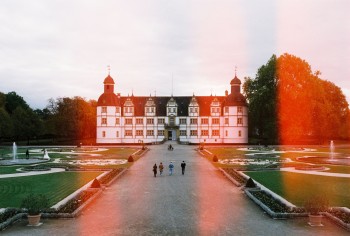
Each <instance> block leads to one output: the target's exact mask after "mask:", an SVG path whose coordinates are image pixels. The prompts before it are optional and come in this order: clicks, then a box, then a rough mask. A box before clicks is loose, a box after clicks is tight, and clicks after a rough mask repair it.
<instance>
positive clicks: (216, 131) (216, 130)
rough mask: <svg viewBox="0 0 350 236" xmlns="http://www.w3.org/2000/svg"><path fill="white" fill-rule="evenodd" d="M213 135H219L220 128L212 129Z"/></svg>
mask: <svg viewBox="0 0 350 236" xmlns="http://www.w3.org/2000/svg"><path fill="white" fill-rule="evenodd" d="M211 136H219V130H218V129H213V130H212V131H211Z"/></svg>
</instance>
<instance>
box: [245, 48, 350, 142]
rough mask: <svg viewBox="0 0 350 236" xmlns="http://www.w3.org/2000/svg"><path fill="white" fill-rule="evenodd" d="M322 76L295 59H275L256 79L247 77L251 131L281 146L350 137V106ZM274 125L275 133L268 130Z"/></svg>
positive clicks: (288, 55) (286, 56) (246, 92)
mask: <svg viewBox="0 0 350 236" xmlns="http://www.w3.org/2000/svg"><path fill="white" fill-rule="evenodd" d="M272 65H273V66H272ZM266 70H268V71H269V73H267V72H266ZM320 74H321V73H320V72H319V71H316V72H312V70H311V66H310V65H309V64H308V63H307V62H306V61H304V60H302V59H300V58H298V57H296V56H293V55H290V54H283V55H281V56H280V57H278V58H276V57H275V56H273V57H272V58H271V59H270V60H269V62H268V63H267V64H266V65H264V66H262V67H261V68H259V70H258V73H257V76H256V78H255V79H249V78H248V79H247V80H246V81H245V84H244V91H245V94H246V96H247V100H248V102H249V115H250V117H249V119H250V126H251V127H250V128H251V130H253V131H254V132H256V133H255V134H256V135H257V136H258V137H260V138H266V136H265V137H264V136H262V135H264V134H267V133H272V134H275V135H276V137H274V138H275V140H277V141H278V142H279V143H281V144H294V143H305V142H310V141H313V142H315V141H316V142H317V143H324V142H328V141H329V140H330V139H345V138H349V133H348V131H349V104H348V103H347V101H346V99H345V96H344V94H343V93H342V91H341V89H340V88H339V87H338V86H336V85H335V84H334V83H332V82H329V81H327V80H322V79H320V78H319V76H320ZM262 94H270V95H273V96H267V95H265V96H261V95H262ZM271 107H272V109H271ZM267 108H270V111H269V110H268V109H267ZM268 111H269V112H268ZM267 112H268V114H266V113H267ZM261 114H265V115H261ZM256 117H259V118H262V119H260V120H258V121H257V119H256ZM261 124H265V125H263V126H262V125H261ZM266 124H269V125H266ZM271 124H273V125H274V128H272V129H277V131H276V132H271V130H270V131H269V130H268V129H270V128H271ZM261 127H263V128H264V129H263V130H262V128H261ZM269 127H270V128H269ZM253 134H254V133H253ZM267 138H269V137H267Z"/></svg>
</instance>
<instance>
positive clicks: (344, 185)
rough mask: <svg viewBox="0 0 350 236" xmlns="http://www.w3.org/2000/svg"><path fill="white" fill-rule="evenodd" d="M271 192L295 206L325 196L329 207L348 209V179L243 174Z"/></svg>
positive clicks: (280, 174) (281, 174)
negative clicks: (308, 199)
mask: <svg viewBox="0 0 350 236" xmlns="http://www.w3.org/2000/svg"><path fill="white" fill-rule="evenodd" d="M245 174H247V175H249V176H250V177H252V178H253V179H254V180H256V181H258V182H259V183H261V184H263V185H264V186H265V187H267V188H269V189H270V190H271V191H273V192H275V193H277V194H278V195H281V196H282V197H284V198H285V199H287V200H288V201H290V202H292V203H293V204H295V205H297V206H303V205H304V202H305V200H306V199H307V198H309V197H310V196H313V195H320V196H326V197H327V198H328V199H329V201H330V205H331V206H345V207H350V178H340V177H329V176H317V175H308V174H299V173H290V172H282V171H261V172H260V171H258V172H245Z"/></svg>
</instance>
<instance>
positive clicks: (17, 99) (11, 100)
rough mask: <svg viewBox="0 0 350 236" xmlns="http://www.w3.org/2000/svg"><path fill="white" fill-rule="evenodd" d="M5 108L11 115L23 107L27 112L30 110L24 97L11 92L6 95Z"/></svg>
mask: <svg viewBox="0 0 350 236" xmlns="http://www.w3.org/2000/svg"><path fill="white" fill-rule="evenodd" d="M5 100H6V101H5V108H6V110H7V112H8V113H9V114H12V113H13V111H14V110H15V109H16V108H17V107H22V108H23V109H25V110H28V109H30V107H29V106H28V104H27V103H26V101H24V99H23V97H21V96H19V95H18V94H17V93H16V92H9V93H7V94H6V95H5Z"/></svg>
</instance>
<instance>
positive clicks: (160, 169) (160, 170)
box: [159, 162, 164, 176]
mask: <svg viewBox="0 0 350 236" xmlns="http://www.w3.org/2000/svg"><path fill="white" fill-rule="evenodd" d="M163 169H164V166H163V163H162V162H161V163H160V164H159V175H160V176H161V175H162V174H163Z"/></svg>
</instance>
